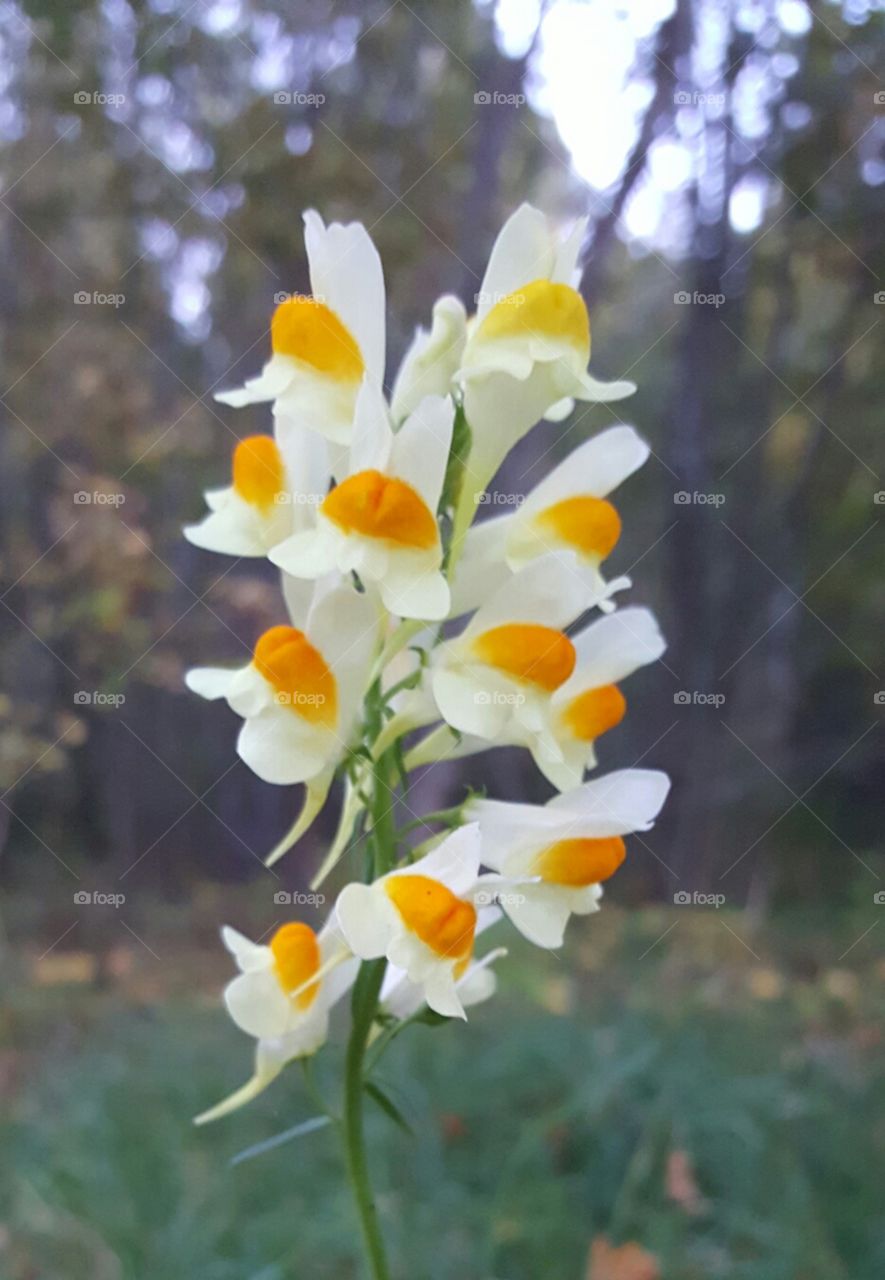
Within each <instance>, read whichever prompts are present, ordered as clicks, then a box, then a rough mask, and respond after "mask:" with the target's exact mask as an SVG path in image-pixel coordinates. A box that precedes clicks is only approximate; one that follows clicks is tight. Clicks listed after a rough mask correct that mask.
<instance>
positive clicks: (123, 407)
mask: <svg viewBox="0 0 885 1280" xmlns="http://www.w3.org/2000/svg"><path fill="white" fill-rule="evenodd" d="M882 30H883V24H882V15H881V12H877V13H873V12H871V11H870V10H869V6H868V3H867V0H852V3H850V4H846V5H845V6H844V7H843V8H840V7H839V6H838V5H832V4H827V5H820V6H818V7H817V9H816V10H815V11H814V13H812V10H811V9H809V8H808V7H807V6H806V5H805V3H804V0H776V2H774V0H772V2H771V3H743V2H742V0H741V2H732V3H726V2H723V0H678V2H677V3H676V4H675V7H674V6H673V5H672V4H668V3H667V0H660V2H659V3H649V4H641V5H640V4H635V5H633V4H628V5H625V6H618V5H615V4H613V3H611V4H610V3H602V2H600V3H595V2H594V3H588V4H580V3H577V4H576V3H571V2H569V3H566V2H565V0H551V2H550V3H548V4H546V5H545V6H542V8H541V9H537V7H534V8H533V6H532V4H531V3H530V2H529V0H526V3H518V2H517V0H506V3H505V2H502V3H501V4H500V5H499V6H498V7H497V8H495V6H493V5H479V6H477V5H474V4H473V3H470V2H468V0H463V2H453V3H449V4H446V5H442V6H440V5H432V4H423V3H421V2H420V0H416V3H415V4H414V5H407V4H405V3H403V2H401V0H395V3H393V4H387V3H385V0H379V3H377V4H372V3H369V4H363V3H360V4H354V5H348V4H342V3H327V2H326V0H318V2H317V3H306V4H299V5H292V4H287V3H278V4H275V3H272V2H271V3H261V4H258V3H255V4H247V3H241V2H240V0H216V2H213V3H210V2H209V0H196V2H195V3H187V2H186V0H181V3H178V2H177V0H153V2H152V3H149V4H145V5H130V4H127V3H125V2H124V0H106V2H105V3H101V4H98V3H89V2H87V0H65V3H54V2H53V0H32V2H31V3H30V4H28V5H26V6H21V5H18V4H14V3H8V4H5V5H4V7H3V28H2V45H0V85H2V98H0V127H2V132H3V135H4V138H5V147H4V153H3V161H2V165H3V195H2V204H0V237H2V238H0V271H2V301H0V324H2V354H3V369H4V371H3V386H4V392H3V399H2V407H3V416H4V431H3V438H2V450H3V455H2V467H0V486H2V503H0V519H2V522H3V560H2V572H3V578H4V586H3V594H2V598H0V603H2V606H3V607H2V610H0V614H2V625H3V632H4V639H3V645H2V650H0V668H2V686H3V701H2V724H0V783H2V787H3V793H4V794H3V808H2V813H3V827H4V831H3V839H4V842H5V846H6V857H5V859H4V866H5V872H4V874H5V875H6V876H7V877H10V878H12V879H13V880H16V881H17V882H21V878H22V877H23V878H24V879H25V880H27V877H28V876H29V874H30V871H31V869H32V868H33V869H34V870H35V874H36V878H37V882H39V884H40V885H41V886H42V887H43V891H44V892H45V890H46V884H47V880H49V881H51V882H52V883H57V884H58V885H60V886H63V887H64V890H65V892H67V890H68V889H69V888H70V887H71V885H72V883H73V882H72V881H71V877H70V875H69V872H68V871H67V870H66V869H65V866H64V865H63V863H65V864H68V865H69V866H70V867H72V868H74V870H75V871H76V872H77V874H82V868H83V865H85V864H87V863H88V864H97V865H98V866H99V867H100V875H101V877H102V883H104V882H105V881H107V882H108V884H110V883H111V882H114V881H116V880H117V879H118V878H119V877H120V876H121V874H122V873H123V872H126V873H127V877H126V878H127V882H128V888H129V889H130V891H132V890H134V889H135V888H136V886H137V885H141V886H143V887H149V888H152V889H153V888H158V887H159V888H161V889H162V891H163V893H165V894H173V895H174V894H176V893H178V894H182V893H186V892H188V889H189V887H190V886H191V885H192V884H193V882H194V880H195V879H198V878H204V877H207V876H210V877H216V876H217V877H222V878H227V879H236V878H239V877H252V876H254V875H256V874H260V870H259V867H258V861H257V857H256V856H255V855H260V854H263V853H264V852H265V851H266V849H267V848H269V847H270V846H271V845H272V843H273V842H274V839H275V837H276V836H277V835H278V834H279V833H280V832H281V831H282V830H283V829H284V828H285V826H287V825H288V822H289V820H290V817H291V815H292V814H293V813H294V811H295V807H296V801H297V795H296V794H294V793H292V792H289V791H286V790H284V789H279V788H272V787H269V786H265V785H263V784H261V783H260V782H258V780H257V779H255V778H254V777H252V776H251V775H250V774H249V772H248V770H247V769H246V768H245V766H242V765H240V764H239V763H234V755H233V742H234V734H235V724H234V720H233V717H231V716H229V715H228V714H227V713H226V711H225V710H224V709H223V708H219V707H216V706H207V705H205V704H202V703H200V702H199V701H198V700H196V699H194V698H192V697H190V696H188V695H187V694H186V693H185V692H184V691H183V687H182V672H183V670H184V669H185V668H186V667H187V666H188V665H190V664H192V663H194V662H206V661H213V660H215V659H231V660H234V661H235V660H238V659H239V658H240V656H241V654H242V653H244V652H245V651H246V650H247V649H249V648H251V645H252V643H253V641H254V638H255V636H256V635H257V634H258V633H259V632H260V630H261V629H262V628H263V627H265V626H267V625H269V624H270V623H272V622H273V621H276V620H278V619H279V617H280V616H281V615H280V607H281V606H280V600H279V596H278V592H277V587H276V583H275V581H274V579H273V577H272V575H271V574H269V573H266V572H262V571H261V568H260V567H259V568H256V566H255V564H254V562H249V561H243V562H240V563H234V562H225V561H222V560H220V559H219V558H217V557H214V556H211V555H209V554H207V553H202V552H200V551H197V550H195V549H194V548H192V547H189V546H188V545H187V544H186V543H185V542H184V541H183V539H182V537H181V533H180V530H181V526H182V524H183V523H186V522H187V521H188V520H192V519H194V518H195V517H197V516H198V515H199V514H200V512H201V511H202V498H201V491H202V489H203V488H204V487H206V486H208V485H212V484H218V483H220V482H222V481H223V480H224V478H225V477H226V475H227V474H228V467H229V457H230V452H231V448H232V445H233V443H234V440H235V437H236V436H237V435H242V434H247V433H249V432H251V431H255V430H266V429H268V427H269V423H270V418H269V413H268V412H267V410H266V408H265V407H263V406H259V407H256V408H255V409H253V410H249V411H246V412H242V411H241V412H239V413H234V412H231V411H229V410H227V409H223V408H222V407H220V406H216V405H215V404H214V402H213V400H212V393H213V391H214V390H218V389H222V388H223V387H226V386H228V385H230V384H233V383H235V382H236V381H237V379H238V378H240V377H241V376H242V375H244V374H247V373H250V372H253V371H255V370H257V369H258V367H259V366H260V364H261V363H262V361H263V359H264V357H265V354H266V351H267V330H268V319H269V316H270V313H271V310H272V307H273V298H274V294H275V293H277V292H279V291H281V290H291V289H293V288H295V289H303V288H305V287H306V284H307V280H306V273H305V259H304V254H303V246H302V233H301V224H300V212H301V210H302V209H304V208H305V207H309V206H315V207H317V208H318V209H320V210H321V211H322V213H323V214H324V216H325V217H326V218H328V219H331V218H341V219H345V220H346V219H351V218H358V219H361V220H362V221H363V222H364V223H365V224H366V225H367V226H368V227H370V228H371V231H372V235H373V236H374V238H375V240H376V241H377V243H378V246H379V249H380V251H381V255H382V258H383V261H384V265H385V271H386V277H387V285H388V294H389V315H390V321H391V338H390V366H389V371H388V376H389V377H392V374H393V372H394V371H395V368H396V364H397V362H398V359H399V356H400V354H401V352H402V350H403V349H404V347H405V345H406V344H407V342H408V340H409V339H410V336H411V333H412V331H413V327H414V325H416V324H418V323H421V322H425V321H426V320H427V317H428V315H429V310H430V306H431V303H432V301H433V299H434V298H435V297H436V296H437V295H438V294H439V293H441V292H444V291H455V292H458V293H459V294H460V295H461V296H462V297H463V298H464V299H465V301H466V302H467V303H468V305H471V304H472V300H473V294H474V293H475V292H476V289H477V288H478V285H479V280H480V277H481V273H482V270H483V266H484V263H485V259H486V257H487V254H488V250H489V247H490V245H491V243H492V240H493V237H494V235H495V233H496V230H497V228H498V227H499V226H500V224H501V222H502V220H503V219H504V217H505V216H506V215H507V214H508V213H509V212H510V211H511V210H512V209H513V208H514V207H515V205H516V204H517V203H518V202H519V201H520V200H522V199H525V198H529V199H531V200H533V201H534V202H535V203H539V204H541V205H542V206H544V207H545V208H546V209H547V210H549V211H550V212H551V214H553V215H554V216H557V217H559V218H561V219H562V220H563V222H564V223H566V222H567V221H568V220H569V219H570V218H572V217H574V216H576V215H579V214H581V213H585V212H589V213H590V215H591V219H592V221H591V230H590V234H589V239H588V244H587V254H586V257H587V262H588V269H587V272H586V276H585V284H584V288H585V291H586V294H587V298H588V302H589V304H590V308H591V313H592V320H593V329H594V368H595V369H596V372H597V374H600V375H602V376H607V377H622V376H625V375H629V376H630V377H632V378H634V379H635V380H636V382H637V383H638V384H639V393H638V395H637V396H636V397H635V398H634V399H633V400H631V401H629V402H626V403H624V404H621V405H618V406H615V409H616V412H614V413H613V412H611V411H610V410H606V409H604V408H601V407H600V408H593V409H590V410H589V411H588V410H587V409H586V408H585V409H584V410H582V411H581V412H580V413H579V414H576V415H575V417H574V419H573V420H571V421H570V422H569V423H568V424H567V425H566V427H565V428H564V429H556V428H553V427H550V426H545V427H542V428H539V429H538V430H537V431H536V432H535V433H534V434H533V435H532V436H531V437H530V438H529V439H528V440H527V441H525V442H524V444H523V446H522V448H521V449H520V451H519V452H518V454H517V455H516V456H515V457H514V458H512V459H511V460H510V462H509V463H508V464H507V467H506V469H505V471H504V473H503V474H502V475H501V476H500V477H499V487H501V488H503V489H505V490H507V491H509V492H513V491H515V492H520V491H524V490H526V489H527V488H528V487H530V486H531V484H532V483H533V482H534V481H535V479H536V478H537V477H539V476H540V475H541V474H543V473H544V471H546V469H547V468H549V466H550V465H551V463H552V462H553V461H554V460H556V459H557V458H558V457H560V456H563V455H564V454H565V453H566V452H568V451H569V450H570V449H571V448H573V447H574V446H576V445H577V444H578V443H580V441H581V440H582V439H584V438H586V436H587V435H588V434H590V433H591V432H593V431H596V430H598V429H599V428H600V427H601V426H603V425H605V424H606V423H607V422H609V421H621V420H626V421H630V422H632V423H634V424H635V425H637V426H638V427H639V429H640V430H641V431H642V432H643V433H644V434H645V435H646V436H647V438H648V439H649V440H650V441H651V443H652V446H653V449H654V457H653V458H652V459H651V461H650V463H649V464H648V465H647V466H646V468H645V469H644V472H643V473H642V474H641V475H640V476H638V477H636V478H635V479H634V480H633V481H631V482H630V483H629V485H627V486H626V487H625V489H624V491H623V493H622V494H621V496H620V499H619V501H620V505H621V507H622V509H623V511H624V514H625V517H626V519H625V526H626V534H625V538H624V540H623V543H622V545H621V546H620V547H619V549H618V551H617V553H616V556H615V557H614V558H613V560H612V568H613V569H615V568H616V569H617V570H618V571H624V570H626V569H628V568H630V567H631V566H635V567H634V568H633V569H632V572H633V577H634V580H635V584H636V586H635V590H634V593H633V597H634V599H637V600H647V601H649V602H650V603H651V604H653V606H654V607H655V608H656V609H657V610H658V612H659V613H660V615H661V617H662V620H663V625H664V629H665V634H666V635H667V637H668V639H669V642H670V649H669V651H668V654H667V655H666V658H665V663H664V666H663V668H660V667H658V668H655V669H652V670H649V671H645V672H643V673H641V674H640V675H639V676H637V677H636V678H635V679H634V680H633V681H632V682H631V690H632V693H633V697H632V701H633V703H634V705H638V707H639V708H640V710H639V713H638V714H634V715H633V716H632V717H630V718H629V719H628V721H627V722H626V724H625V726H624V727H623V728H622V729H620V730H619V731H618V733H616V734H613V735H612V737H611V739H610V740H608V741H606V742H605V744H604V746H603V757H602V763H603V765H604V766H608V767H610V766H616V765H623V764H631V763H633V762H634V761H636V760H639V759H641V760H642V761H643V763H645V764H647V765H648V764H651V765H655V766H659V767H662V768H665V769H668V770H669V771H670V772H671V773H672V775H673V778H674V791H673V797H672V801H671V803H670V804H669V805H668V808H667V812H666V815H665V818H664V820H663V821H662V822H661V824H660V826H659V828H658V829H657V830H656V832H655V834H654V838H653V840H652V841H651V842H650V845H649V847H648V848H643V847H639V846H637V849H636V850H635V851H634V856H633V859H632V866H631V871H630V874H629V875H625V876H623V877H622V880H621V891H622V892H628V891H629V892H631V893H633V895H634V896H637V895H639V896H647V895H652V894H654V895H661V894H663V895H664V896H666V897H671V896H672V894H673V893H674V892H675V891H679V890H687V891H695V890H701V891H712V890H713V889H714V886H716V891H718V892H725V893H726V894H727V895H728V896H729V897H730V899H731V900H732V901H739V902H741V901H744V900H745V898H746V896H747V894H748V893H749V894H750V895H751V900H752V901H754V902H759V903H761V904H763V905H764V904H765V903H766V902H768V901H770V900H771V898H772V896H773V895H775V896H776V897H777V898H778V899H781V900H788V901H794V900H795V899H796V896H797V895H798V896H799V897H800V898H805V897H806V896H809V895H810V896H814V895H821V896H823V897H826V898H827V899H829V898H831V896H832V895H833V894H834V893H837V894H838V893H843V892H844V891H845V889H846V887H847V886H850V885H852V884H854V883H855V882H856V881H858V880H860V881H861V883H862V884H863V885H864V888H865V890H870V891H871V892H872V891H873V890H874V889H875V888H876V887H877V877H878V874H879V871H878V870H877V868H876V866H874V865H873V864H874V862H875V858H876V856H878V855H876V853H875V850H874V845H875V843H876V838H877V836H878V835H879V834H880V833H881V830H882V827H883V817H885V813H883V808H885V802H883V798H885V786H883V781H885V762H883V757H882V751H881V733H880V732H879V730H878V726H879V725H880V723H881V718H882V712H883V703H882V701H881V699H882V698H885V694H881V693H880V689H881V688H883V687H885V676H883V674H882V665H881V664H882V643H881V642H882V635H883V622H885V586H883V576H882V541H881V519H882V516H883V513H885V508H883V507H882V506H881V505H880V504H879V499H880V498H882V492H881V490H882V487H883V485H885V480H883V478H882V474H881V469H882V460H883V449H882V444H881V436H882V431H881V426H882V408H881V406H882V403H883V382H885V372H883V364H882V361H881V359H879V360H878V361H877V360H876V355H877V354H878V355H879V356H881V352H882V335H883V329H882V320H883V318H885V309H883V306H882V303H883V296H885V295H883V294H882V293H881V291H880V285H881V284H882V281H883V274H882V273H883V255H885V237H883V235H882V226H883V220H882V215H883V205H882V191H883V183H885V99H883V91H882V88H881V80H880V79H879V78H878V77H877V74H876V73H875V71H874V70H873V68H874V67H875V66H876V65H877V64H878V65H879V67H881V65H882V64H881V58H882V53H883V41H882ZM488 99H491V101H489V100H488ZM686 298H688V299H689V301H687V302H686V301H685V299H686ZM82 299H87V300H88V301H86V302H84V301H82ZM78 495H81V497H80V498H79V499H78ZM82 495H85V496H86V498H88V499H89V501H88V502H84V501H83V499H82ZM877 495H878V498H877ZM685 497H688V498H689V499H690V501H688V502H686V501H685V500H684V499H685ZM628 692H629V691H628ZM680 694H681V695H683V697H682V698H681V699H680V697H679V695H680ZM877 696H878V698H879V699H880V700H879V701H877ZM482 770H483V772H484V776H485V778H486V779H487V780H489V781H490V782H491V783H492V785H495V786H501V785H504V786H506V792H507V794H515V793H519V794H525V795H535V796H537V797H538V798H540V797H542V796H543V795H544V794H545V793H544V791H543V788H542V785H541V784H540V783H539V781H538V779H537V777H536V775H535V773H534V771H533V769H532V768H531V766H530V764H528V763H527V762H526V760H524V759H523V758H522V756H521V755H519V754H517V753H514V756H513V758H508V757H507V756H506V755H502V757H501V759H500V760H495V759H494V758H493V757H490V758H488V759H487V760H483V762H482ZM430 785H431V784H430V783H428V786H430ZM432 786H433V788H434V795H433V797H432V798H433V799H434V800H436V798H437V793H439V792H441V791H443V792H446V794H453V793H454V790H455V789H456V780H455V779H454V778H453V776H452V775H451V773H449V774H446V773H445V772H444V771H443V770H437V771H435V777H434V780H433V783H432ZM318 833H319V834H320V835H322V833H323V828H322V827H320V828H318ZM53 853H54V854H55V855H56V858H57V860H55V861H54V860H53V857H52V854H53ZM134 864H137V866H135V868H134V869H133V870H131V874H130V869H131V868H133V865H134ZM865 864H866V865H865ZM732 868H733V870H732ZM93 878H94V877H93Z"/></svg>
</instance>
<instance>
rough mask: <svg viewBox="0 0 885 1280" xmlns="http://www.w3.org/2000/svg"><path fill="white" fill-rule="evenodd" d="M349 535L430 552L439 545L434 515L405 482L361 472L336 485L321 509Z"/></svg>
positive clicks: (369, 472)
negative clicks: (376, 539) (355, 534)
mask: <svg viewBox="0 0 885 1280" xmlns="http://www.w3.org/2000/svg"><path fill="white" fill-rule="evenodd" d="M320 510H321V511H322V513H323V515H324V516H326V517H327V518H328V519H329V520H331V521H332V522H333V523H334V524H336V525H337V526H338V527H339V529H342V530H343V531H344V532H345V533H358V534H361V535H362V536H363V537H364V538H378V539H380V540H381V541H383V542H390V543H393V544H394V545H395V546H398V547H406V548H409V549H412V550H419V551H428V550H430V549H431V548H432V547H435V546H436V544H437V543H438V541H439V529H438V528H437V523H436V519H435V518H434V515H433V512H432V511H431V510H430V508H429V507H428V506H427V504H426V502H425V501H424V499H423V498H422V497H421V496H420V494H418V493H417V492H416V491H415V490H414V489H413V488H412V486H411V485H409V484H406V482H405V481H404V480H397V479H396V478H395V477H392V476H385V475H382V473H381V472H380V471H375V470H368V471H358V472H357V473H356V475H352V476H348V478H347V479H346V480H342V482H341V484H339V485H336V486H335V488H334V489H333V490H332V492H331V493H330V494H329V495H328V496H327V497H326V499H325V500H324V502H323V504H322V506H321V507H320Z"/></svg>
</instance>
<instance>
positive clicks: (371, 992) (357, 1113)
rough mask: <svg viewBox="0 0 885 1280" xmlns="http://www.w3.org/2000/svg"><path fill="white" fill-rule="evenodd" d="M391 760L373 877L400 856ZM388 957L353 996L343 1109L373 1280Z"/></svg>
mask: <svg viewBox="0 0 885 1280" xmlns="http://www.w3.org/2000/svg"><path fill="white" fill-rule="evenodd" d="M390 770H391V761H390V756H389V754H384V755H382V757H381V758H380V760H377V761H376V762H375V766H374V770H373V787H372V805H371V810H372V834H371V861H370V871H371V876H381V875H384V873H385V872H386V871H389V870H390V868H391V867H392V866H393V862H394V859H395V857H396V828H395V825H394V819H393V800H394V796H393V792H392V790H391V787H390V785H389V778H390ZM386 968H387V961H386V960H383V959H382V960H364V961H363V963H362V964H361V965H360V971H359V973H358V975H357V979H356V982H355V983H354V988H353V995H352V997H351V1013H352V1016H351V1029H350V1039H349V1041H348V1043H347V1056H346V1058H345V1065H344V1109H343V1115H342V1126H343V1131H344V1146H345V1152H346V1156H347V1172H348V1175H349V1177H350V1184H351V1187H352V1189H353V1197H354V1201H355V1203H356V1209H357V1214H358V1216H359V1220H360V1228H361V1230H362V1235H363V1243H364V1244H365V1248H366V1257H367V1259H368V1262H369V1266H370V1268H371V1275H372V1280H389V1276H390V1272H389V1270H388V1266H387V1257H386V1254H385V1251H384V1240H383V1238H382V1235H381V1228H380V1226H379V1225H378V1213H377V1210H376V1208H375V1197H374V1195H373V1194H372V1185H371V1181H370V1177H369V1162H368V1157H367V1154H366V1138H365V1129H364V1124H363V1099H364V1097H365V1080H366V1049H367V1048H368V1044H369V1036H370V1035H371V1032H372V1025H373V1023H374V1021H375V1015H376V1013H377V1011H378V999H379V996H380V994H381V984H382V983H383V981H384V972H385V969H386Z"/></svg>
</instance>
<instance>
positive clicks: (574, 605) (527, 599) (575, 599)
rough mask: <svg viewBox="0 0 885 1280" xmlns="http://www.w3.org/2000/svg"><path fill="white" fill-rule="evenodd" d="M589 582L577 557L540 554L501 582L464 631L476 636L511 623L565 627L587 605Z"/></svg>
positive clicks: (590, 590) (590, 589) (585, 571)
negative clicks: (575, 558)
mask: <svg viewBox="0 0 885 1280" xmlns="http://www.w3.org/2000/svg"><path fill="white" fill-rule="evenodd" d="M590 583H591V579H590V576H589V574H588V571H587V570H586V569H585V568H583V566H581V565H580V564H579V563H578V562H577V561H576V560H574V559H568V558H566V557H563V556H559V555H545V556H539V557H538V559H536V560H533V561H532V563H531V564H529V565H526V567H525V568H524V569H521V570H520V571H519V573H516V574H514V575H513V577H511V578H507V579H506V580H505V581H504V582H503V583H502V584H501V586H500V587H499V588H498V590H497V591H496V592H495V594H494V595H493V596H492V598H491V599H490V600H489V601H488V602H487V603H486V604H484V605H482V606H481V607H480V608H479V609H478V610H477V612H476V614H475V615H474V617H473V619H472V620H471V622H470V624H469V626H468V627H467V629H466V631H465V632H464V634H465V636H474V635H478V634H479V633H481V632H483V631H488V630H490V629H491V628H492V627H497V626H502V625H505V624H507V623H511V622H528V623H536V624H539V625H541V626H546V627H556V628H562V627H566V626H568V625H569V623H571V622H574V620H575V618H577V617H579V616H580V614H582V613H583V612H584V610H585V609H586V608H588V601H589V600H590V599H592V594H593V593H592V587H591V585H590Z"/></svg>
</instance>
